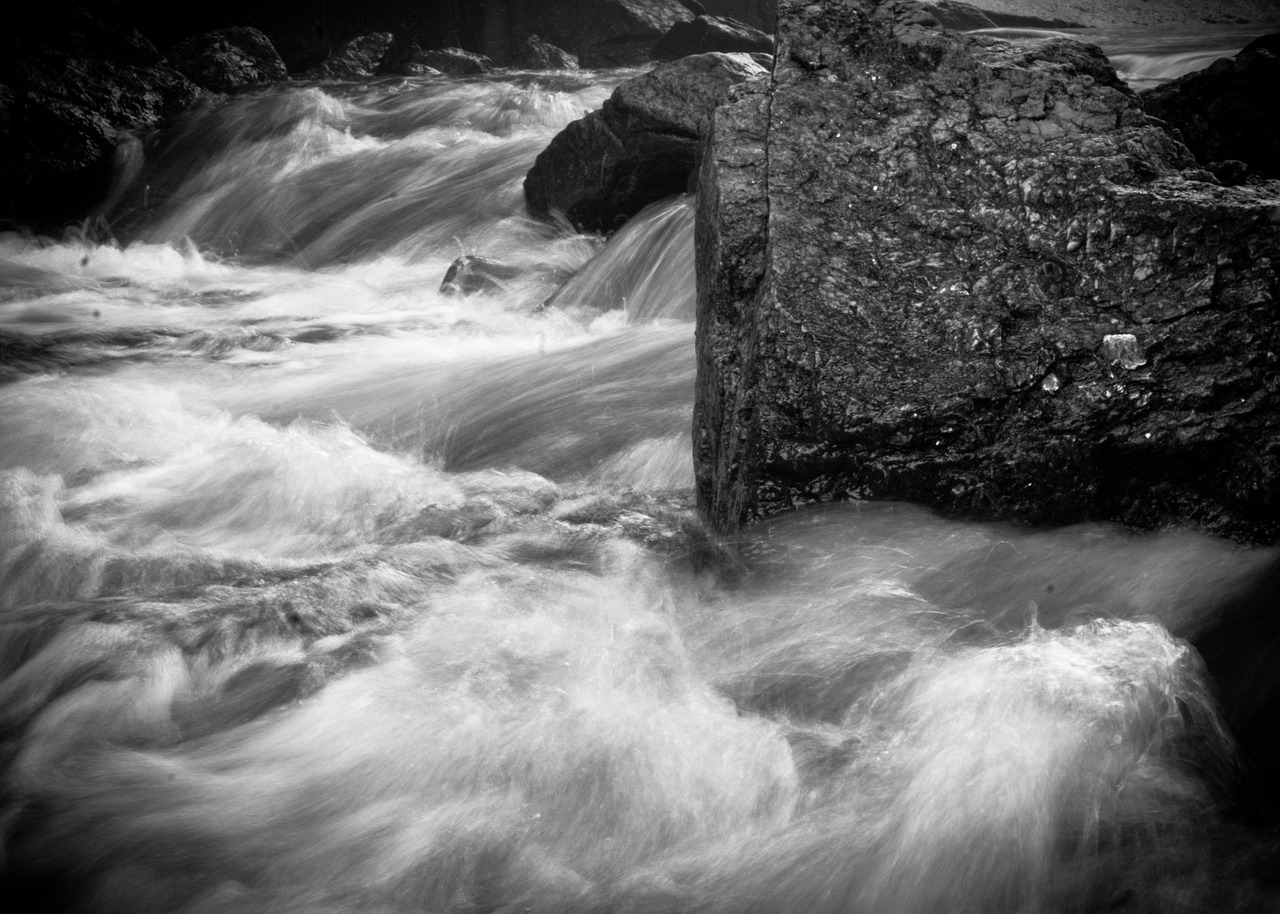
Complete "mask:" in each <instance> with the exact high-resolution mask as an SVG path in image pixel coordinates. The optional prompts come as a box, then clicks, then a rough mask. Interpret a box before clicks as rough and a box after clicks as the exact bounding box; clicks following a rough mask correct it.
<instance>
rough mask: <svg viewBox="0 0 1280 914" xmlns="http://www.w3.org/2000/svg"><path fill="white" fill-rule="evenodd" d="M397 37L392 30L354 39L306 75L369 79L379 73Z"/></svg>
mask: <svg viewBox="0 0 1280 914" xmlns="http://www.w3.org/2000/svg"><path fill="white" fill-rule="evenodd" d="M394 40H395V39H394V36H393V35H392V34H391V33H390V32H371V33H370V34H368V35H361V36H359V37H358V38H352V39H351V40H350V41H348V42H347V43H346V44H344V45H343V46H342V47H340V48H339V49H338V50H337V51H335V52H334V53H332V54H330V55H329V57H327V58H326V59H325V60H324V61H323V62H322V63H321V64H319V65H318V66H316V67H313V68H312V69H310V70H308V71H307V73H306V78H307V79H368V78H369V77H371V76H373V75H374V74H376V73H378V72H380V70H381V68H382V62H383V59H384V58H385V57H386V56H387V54H388V52H389V51H390V50H391V47H392V44H393V42H394Z"/></svg>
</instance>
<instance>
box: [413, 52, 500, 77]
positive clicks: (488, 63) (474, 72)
mask: <svg viewBox="0 0 1280 914" xmlns="http://www.w3.org/2000/svg"><path fill="white" fill-rule="evenodd" d="M412 62H413V63H415V64H421V65H423V66H427V67H430V68H431V69H433V70H438V71H439V72H441V73H444V74H446V75H448V76H478V75H480V74H481V73H488V72H489V71H490V70H492V69H493V61H492V60H490V59H489V58H488V57H485V56H484V55H483V54H473V53H472V52H470V51H464V50H462V48H433V49H432V50H430V51H421V52H419V53H418V54H415V55H414V58H413V61H412Z"/></svg>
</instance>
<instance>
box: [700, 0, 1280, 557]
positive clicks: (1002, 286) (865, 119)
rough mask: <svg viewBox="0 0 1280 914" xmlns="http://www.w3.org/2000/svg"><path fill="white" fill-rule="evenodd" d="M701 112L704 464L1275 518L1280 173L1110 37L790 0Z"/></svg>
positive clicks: (993, 508) (865, 489)
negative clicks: (987, 28) (1155, 113)
mask: <svg viewBox="0 0 1280 914" xmlns="http://www.w3.org/2000/svg"><path fill="white" fill-rule="evenodd" d="M731 93H732V94H731V99H732V100H731V102H730V103H729V104H728V105H726V106H724V107H721V108H719V109H718V110H717V111H716V113H715V116H714V118H713V122H712V125H711V129H710V133H709V137H708V141H707V146H706V148H705V150H704V153H703V155H702V166H701V167H702V173H701V177H700V179H699V188H700V189H699V203H698V207H699V210H698V226H697V234H698V241H697V246H698V282H699V293H698V343H697V348H698V382H697V401H696V406H695V429H694V434H695V460H696V474H697V485H698V499H699V503H700V506H701V508H702V510H703V511H704V512H705V513H706V514H707V516H708V517H709V518H710V519H711V521H712V522H713V523H714V524H715V525H716V526H717V527H719V528H721V529H729V528H732V527H734V526H736V525H738V524H741V523H743V522H749V521H751V520H753V519H756V518H760V517H763V516H766V515H769V514H773V513H777V512H779V511H783V510H786V509H788V508H791V507H793V506H796V505H800V504H805V503H810V502H821V501H829V500H835V499H846V498H872V499H904V500H910V501H914V502H919V503H923V504H926V505H930V506H933V507H934V508H937V509H939V510H941V511H944V512H946V513H948V514H952V515H962V516H969V517H987V518H1005V519H1016V520H1020V521H1026V522H1032V523H1067V522H1074V521H1082V520H1086V519H1109V520H1116V521H1121V522H1124V523H1127V524H1132V525H1135V526H1139V527H1148V528H1150V527H1159V526H1163V525H1167V524H1175V523H1177V524H1192V525H1196V526H1199V527H1201V528H1203V529H1205V530H1209V531H1213V532H1218V533H1222V534H1226V535H1230V536H1233V537H1236V538H1239V539H1241V540H1247V541H1255V542H1275V541H1277V540H1280V513H1278V512H1277V508H1278V507H1280V501H1278V500H1280V409H1278V407H1280V322H1277V321H1276V320H1275V309H1276V296H1277V293H1278V292H1280V274H1278V272H1277V271H1278V267H1280V185H1277V184H1275V183H1270V184H1265V183H1264V184H1260V185H1254V186H1247V187H1223V186H1221V185H1220V184H1219V183H1218V181H1217V180H1216V179H1215V178H1214V176H1213V175H1212V174H1210V173H1209V172H1208V171H1205V170H1203V169H1201V168H1199V167H1198V166H1197V164H1196V162H1195V160H1194V158H1193V157H1192V154H1191V152H1190V151H1189V150H1188V149H1187V147H1186V146H1184V145H1183V144H1182V143H1181V142H1180V141H1178V140H1177V139H1176V138H1175V137H1174V136H1173V135H1172V134H1171V133H1169V132H1167V131H1166V130H1165V129H1163V128H1162V126H1161V125H1160V124H1159V123H1158V122H1156V121H1154V120H1153V119H1151V118H1149V117H1148V115H1147V114H1146V113H1144V111H1143V109H1142V106H1141V103H1140V102H1139V101H1138V99H1137V98H1136V97H1135V96H1134V95H1133V94H1132V93H1130V92H1129V91H1128V90H1127V89H1126V88H1125V86H1123V85H1122V84H1121V83H1120V82H1119V80H1117V78H1116V76H1115V73H1114V71H1113V70H1112V68H1111V66H1110V65H1109V64H1108V63H1107V61H1106V60H1105V58H1103V57H1102V55H1101V54H1100V52H1098V51H1097V50H1096V49H1094V48H1091V47H1089V46H1085V45H1081V44H1077V43H1074V42H1071V41H1066V40H1049V41H1013V42H1009V41H1001V40H998V39H995V38H991V37H985V36H971V35H962V34H957V33H954V32H949V31H946V30H943V29H941V28H940V27H939V25H938V21H937V18H936V16H934V15H933V14H932V13H931V12H930V11H929V10H928V9H927V8H926V7H925V6H924V5H922V4H919V3H914V2H908V0H884V2H877V0H825V2H818V3H814V2H795V0H782V2H781V3H780V8H779V47H778V54H777V58H776V63H775V67H774V71H773V80H772V83H766V82H763V81H751V82H745V83H743V84H741V85H739V86H736V87H735V88H734V89H732V90H731Z"/></svg>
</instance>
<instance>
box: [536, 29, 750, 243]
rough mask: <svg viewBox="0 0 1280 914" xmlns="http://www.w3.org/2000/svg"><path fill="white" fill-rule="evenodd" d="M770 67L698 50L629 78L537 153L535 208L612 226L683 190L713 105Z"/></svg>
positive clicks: (581, 224)
mask: <svg viewBox="0 0 1280 914" xmlns="http://www.w3.org/2000/svg"><path fill="white" fill-rule="evenodd" d="M767 73H768V71H767V70H766V69H765V68H764V67H763V66H761V64H760V62H759V61H757V60H756V59H754V58H752V57H751V56H749V55H746V54H698V55H695V56H693V57H684V58H681V59H680V60H677V61H673V62H671V63H667V64H662V65H660V66H658V67H655V68H654V69H653V70H651V71H650V72H648V73H646V74H644V75H643V76H639V77H636V78H635V79H631V80H628V81H627V82H625V83H623V84H622V85H620V86H619V87H618V88H617V89H615V90H614V93H613V95H611V96H610V97H609V98H608V99H607V100H606V101H605V103H604V107H603V108H601V110H599V111H593V112H592V113H590V114H588V115H587V116H586V117H584V118H582V119H580V120H577V121H574V122H573V123H572V124H570V125H569V126H568V127H566V128H565V129H564V130H562V131H560V133H558V134H557V135H556V137H555V138H554V139H553V140H552V141H551V144H550V145H549V146H547V148H546V149H544V150H543V151H542V152H541V153H540V154H539V155H538V158H537V160H536V161H535V162H534V165H533V168H531V169H530V170H529V173H528V175H527V176H526V177H525V181H524V194H525V200H526V202H527V203H528V206H529V211H530V212H531V213H533V214H534V215H537V216H547V215H550V214H551V213H553V212H556V211H558V212H562V213H564V214H565V216H567V217H568V219H569V221H570V222H572V223H573V224H574V225H575V226H577V227H578V228H579V229H580V230H582V231H592V232H609V231H612V230H614V229H616V228H617V227H618V226H619V225H621V224H622V223H623V222H625V221H626V220H627V219H629V218H630V217H631V216H633V215H635V214H636V213H638V212H639V211H640V210H641V209H643V208H644V207H645V206H647V205H648V204H650V203H654V202H656V201H658V200H661V199H663V198H664V197H670V196H672V195H673V194H679V193H683V192H684V191H685V190H686V188H687V187H688V185H689V182H690V175H691V173H692V172H693V170H694V167H695V164H696V161H697V154H698V149H699V146H700V144H701V142H702V137H703V136H704V135H705V133H706V130H707V126H708V124H709V123H710V118H711V112H712V110H713V109H714V108H715V106H716V105H718V104H720V103H721V102H722V101H724V99H725V97H726V95H727V93H728V91H729V87H730V86H732V85H735V84H737V83H740V82H742V81H744V80H748V79H753V78H756V77H763V76H765V75H766V74H767Z"/></svg>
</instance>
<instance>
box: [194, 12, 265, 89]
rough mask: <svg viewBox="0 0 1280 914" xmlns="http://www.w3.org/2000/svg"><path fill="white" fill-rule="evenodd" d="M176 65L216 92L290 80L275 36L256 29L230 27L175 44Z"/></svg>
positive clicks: (200, 83) (199, 83)
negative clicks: (276, 44)
mask: <svg viewBox="0 0 1280 914" xmlns="http://www.w3.org/2000/svg"><path fill="white" fill-rule="evenodd" d="M170 56H171V57H172V59H173V65H174V66H175V67H177V68H178V69H179V70H181V71H182V72H183V73H185V74H186V75H187V76H188V77H190V78H191V80H192V81H193V82H195V83H196V84H197V85H199V86H202V87H204V88H206V89H210V90H212V91H214V92H227V91H229V90H231V89H239V88H242V87H244V86H255V85H259V84H261V83H268V82H276V81H278V80H282V79H287V78H288V76H289V72H288V70H286V69H285V65H284V61H283V60H281V59H280V55H279V54H278V53H276V48H275V45H273V44H272V43H271V39H270V38H268V37H267V36H266V35H264V34H262V32H260V31H258V30H257V29H253V28H236V27H233V28H226V29H217V30H215V31H212V32H206V33H204V34H203V35H193V36H192V37H190V38H186V39H183V40H182V41H180V42H178V44H177V45H175V46H174V48H173V51H172V52H171V55H170Z"/></svg>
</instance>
